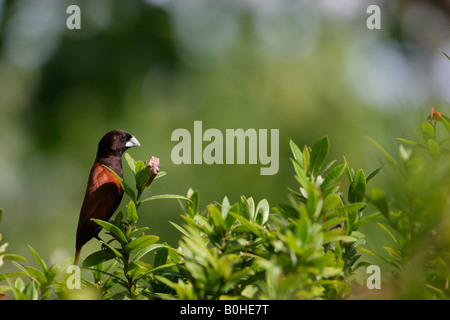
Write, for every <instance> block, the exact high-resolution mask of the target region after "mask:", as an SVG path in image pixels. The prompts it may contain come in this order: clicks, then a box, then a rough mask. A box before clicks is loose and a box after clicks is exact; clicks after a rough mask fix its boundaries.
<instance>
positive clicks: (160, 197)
mask: <svg viewBox="0 0 450 320" xmlns="http://www.w3.org/2000/svg"><path fill="white" fill-rule="evenodd" d="M157 199H182V200H187V201H191V199H189V198H187V197H184V196H180V195H178V194H160V195H157V196H151V197H148V198H145V199H144V200H139V203H142V202H146V201H151V200H157Z"/></svg>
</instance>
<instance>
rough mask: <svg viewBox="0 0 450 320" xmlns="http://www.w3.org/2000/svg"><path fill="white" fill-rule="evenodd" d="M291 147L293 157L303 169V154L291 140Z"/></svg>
mask: <svg viewBox="0 0 450 320" xmlns="http://www.w3.org/2000/svg"><path fill="white" fill-rule="evenodd" d="M289 146H290V148H291V152H292V155H293V156H294V159H295V161H297V162H298V163H299V164H300V166H302V167H303V153H302V151H301V150H300V148H299V147H298V146H297V145H296V144H295V143H294V141H292V140H289Z"/></svg>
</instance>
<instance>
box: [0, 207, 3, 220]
mask: <svg viewBox="0 0 450 320" xmlns="http://www.w3.org/2000/svg"><path fill="white" fill-rule="evenodd" d="M2 219H3V209H2V208H0V223H2Z"/></svg>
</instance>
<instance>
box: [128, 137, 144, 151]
mask: <svg viewBox="0 0 450 320" xmlns="http://www.w3.org/2000/svg"><path fill="white" fill-rule="evenodd" d="M140 146H141V144H140V143H139V141H138V140H137V139H136V138H135V137H134V136H131V139H130V141H128V142H127V143H126V144H125V147H127V148H131V147H140Z"/></svg>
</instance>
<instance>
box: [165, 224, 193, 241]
mask: <svg viewBox="0 0 450 320" xmlns="http://www.w3.org/2000/svg"><path fill="white" fill-rule="evenodd" d="M169 223H170V224H171V225H173V226H174V227H175V228H176V229H177V230H178V231H180V232H181V233H182V234H184V235H185V236H186V237H188V238H190V237H191V235H190V234H189V232H187V231H186V229H184V228H183V227H181V226H179V225H178V224H176V223H175V222H172V221H169Z"/></svg>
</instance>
